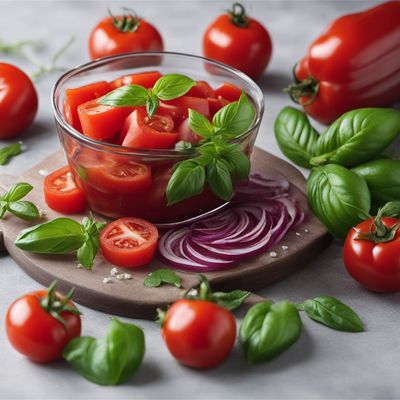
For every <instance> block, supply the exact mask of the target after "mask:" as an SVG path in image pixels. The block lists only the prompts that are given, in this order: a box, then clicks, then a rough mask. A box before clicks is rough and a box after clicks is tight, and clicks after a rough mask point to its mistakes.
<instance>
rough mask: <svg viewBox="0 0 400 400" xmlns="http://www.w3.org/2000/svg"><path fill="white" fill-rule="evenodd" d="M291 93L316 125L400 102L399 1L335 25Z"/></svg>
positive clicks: (303, 65) (297, 73)
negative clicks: (347, 112)
mask: <svg viewBox="0 0 400 400" xmlns="http://www.w3.org/2000/svg"><path fill="white" fill-rule="evenodd" d="M294 80H295V82H294V83H293V84H291V85H290V86H289V87H288V88H287V89H286V91H287V92H289V94H290V96H291V98H292V99H293V100H294V101H295V102H297V103H299V104H301V105H302V106H303V107H304V110H305V111H306V112H307V113H308V114H309V115H310V116H311V117H313V118H314V119H316V120H317V121H319V122H321V123H324V124H330V123H332V122H333V121H335V120H336V119H337V118H338V117H340V116H341V115H342V114H343V113H345V112H346V111H349V110H353V109H356V108H362V107H386V106H391V105H393V104H394V103H395V102H397V101H400V1H390V2H387V3H383V4H380V5H378V6H376V7H373V8H370V9H368V10H366V11H363V12H359V13H356V14H349V15H344V16H342V17H340V18H338V19H336V20H335V21H333V23H332V24H331V25H329V26H328V28H327V29H326V30H325V32H324V33H323V34H322V35H321V36H320V37H318V38H317V39H316V40H315V41H314V42H313V43H312V44H311V46H310V47H309V49H308V53H307V55H306V56H305V57H304V58H303V59H302V60H301V61H300V62H299V63H298V64H297V65H296V67H295V69H294Z"/></svg>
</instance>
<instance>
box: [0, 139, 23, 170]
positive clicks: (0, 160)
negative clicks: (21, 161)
mask: <svg viewBox="0 0 400 400" xmlns="http://www.w3.org/2000/svg"><path fill="white" fill-rule="evenodd" d="M18 154H21V144H20V143H13V144H10V145H9V146H5V147H2V148H1V149H0V165H5V164H7V163H8V161H9V160H10V158H11V157H13V156H17V155H18Z"/></svg>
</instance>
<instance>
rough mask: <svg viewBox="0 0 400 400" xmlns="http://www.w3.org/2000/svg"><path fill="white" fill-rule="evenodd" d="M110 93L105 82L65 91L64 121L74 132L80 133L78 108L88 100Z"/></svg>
mask: <svg viewBox="0 0 400 400" xmlns="http://www.w3.org/2000/svg"><path fill="white" fill-rule="evenodd" d="M109 91H110V86H109V85H108V83H107V82H105V81H102V82H95V83H91V84H89V85H85V86H80V87H77V88H73V89H66V91H65V99H64V117H65V120H66V121H67V122H68V123H69V124H70V125H71V126H72V127H73V128H75V129H76V130H78V131H79V132H82V127H81V123H80V121H79V116H78V106H79V105H81V104H83V103H86V102H87V101H89V100H93V99H97V98H98V97H101V96H104V95H105V94H106V93H108V92H109Z"/></svg>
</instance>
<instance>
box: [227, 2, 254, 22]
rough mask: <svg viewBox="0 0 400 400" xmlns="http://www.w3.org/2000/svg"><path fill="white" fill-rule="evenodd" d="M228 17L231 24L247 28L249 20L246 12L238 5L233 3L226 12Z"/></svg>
mask: <svg viewBox="0 0 400 400" xmlns="http://www.w3.org/2000/svg"><path fill="white" fill-rule="evenodd" d="M227 11H228V14H229V15H230V19H231V22H232V23H233V24H234V25H236V26H238V27H239V28H247V27H248V26H249V19H248V18H247V15H246V10H245V8H244V7H243V5H242V4H240V3H234V4H233V6H232V10H227Z"/></svg>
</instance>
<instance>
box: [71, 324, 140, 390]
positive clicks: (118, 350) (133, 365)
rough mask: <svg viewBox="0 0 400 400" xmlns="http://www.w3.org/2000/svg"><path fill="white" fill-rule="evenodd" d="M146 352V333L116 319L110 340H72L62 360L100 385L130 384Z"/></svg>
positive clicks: (111, 326) (110, 329)
mask: <svg viewBox="0 0 400 400" xmlns="http://www.w3.org/2000/svg"><path fill="white" fill-rule="evenodd" d="M144 352H145V340H144V334H143V330H142V329H140V328H139V327H137V326H136V325H133V324H127V323H123V322H121V321H119V320H118V319H117V318H113V319H112V320H111V322H110V325H109V327H108V332H107V336H106V337H104V338H102V339H95V338H93V337H91V336H82V337H78V338H75V339H73V340H71V341H70V342H69V343H68V344H67V346H66V347H65V349H64V352H63V357H64V358H65V359H66V360H67V361H68V362H69V363H70V364H71V365H72V367H73V368H74V369H75V370H76V371H77V372H78V373H79V374H80V375H82V376H83V377H84V378H86V379H88V380H89V381H92V382H94V383H97V384H99V385H117V384H119V383H122V382H125V381H127V380H128V379H129V378H130V377H131V376H132V375H133V374H134V372H135V371H136V370H137V369H138V368H139V367H140V365H141V363H142V360H143V356H144Z"/></svg>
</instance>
